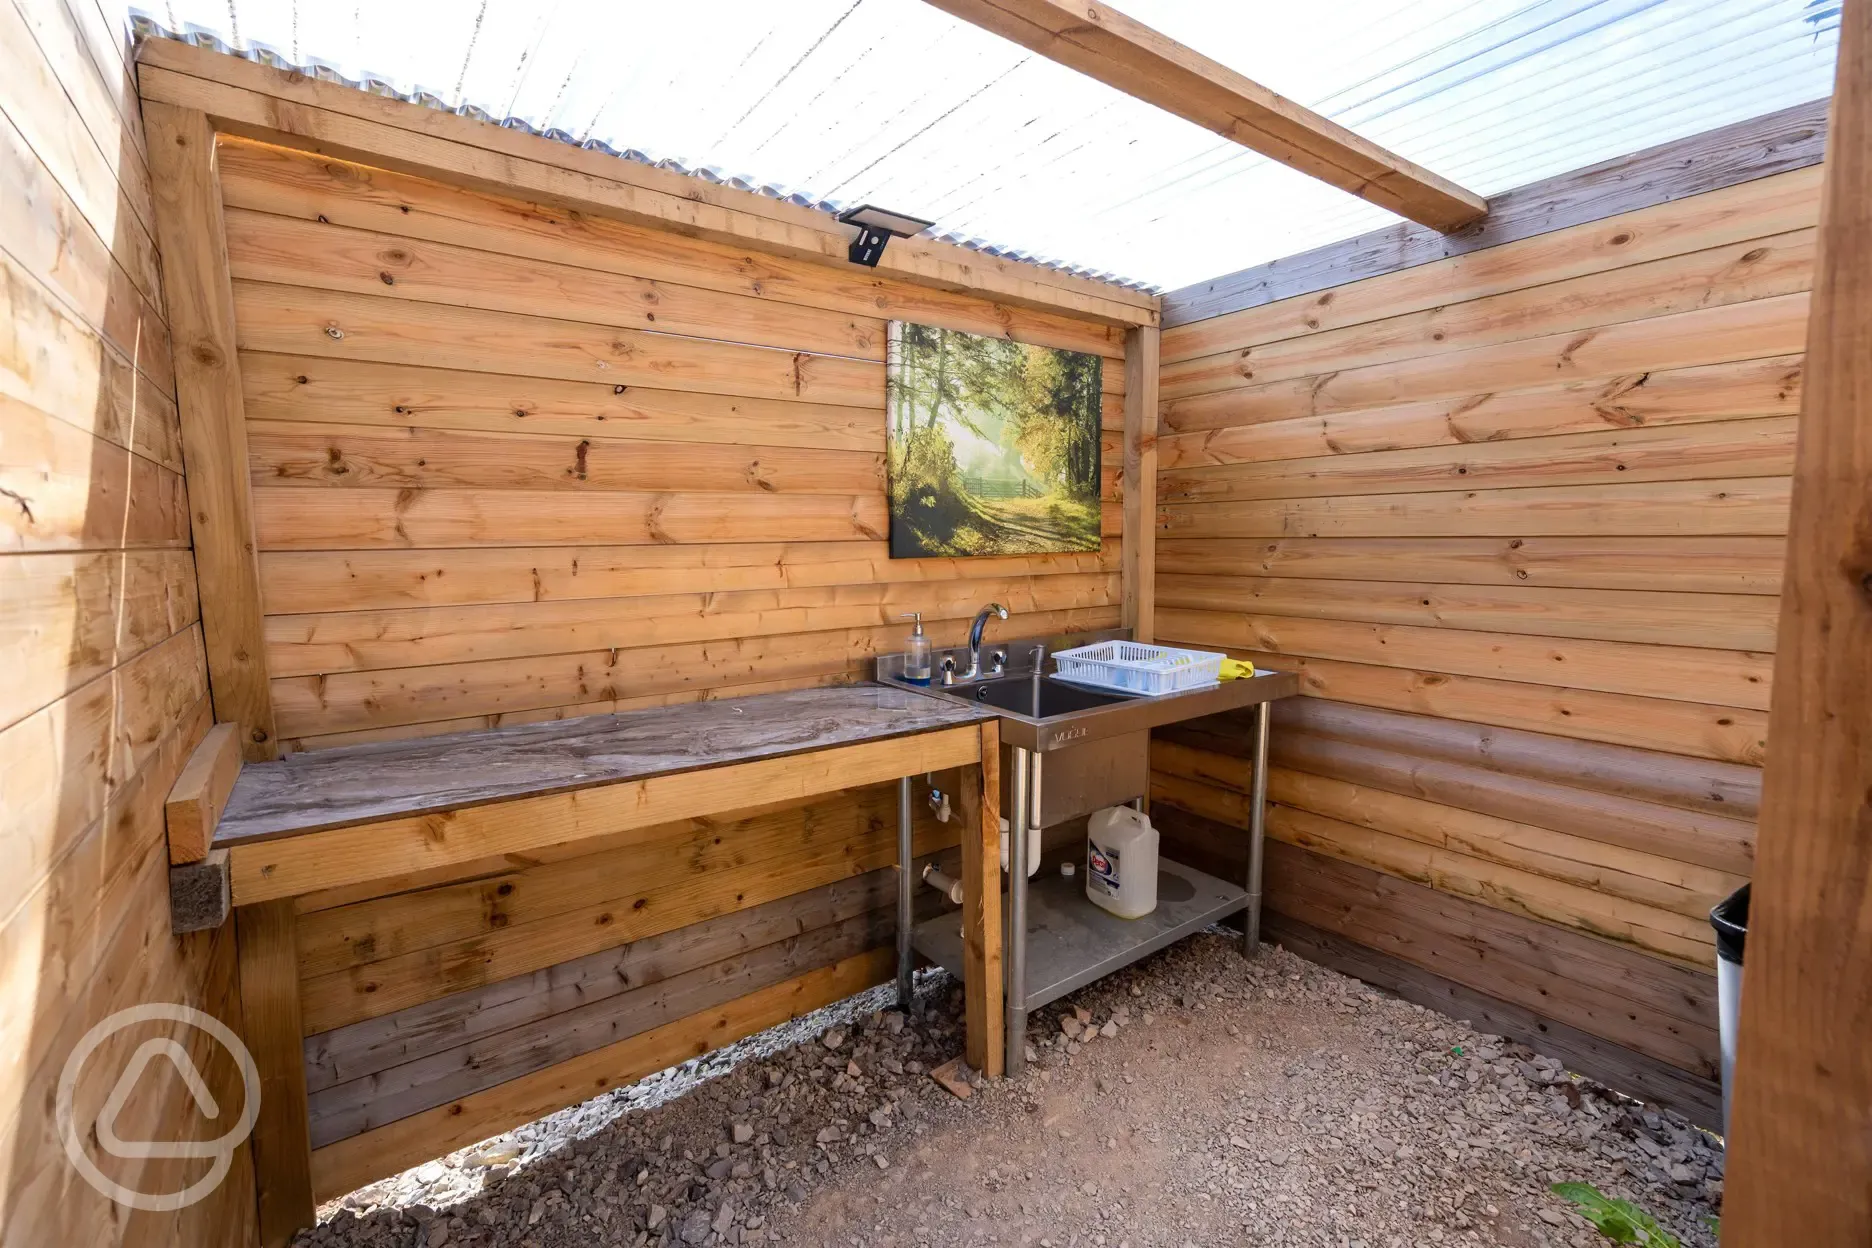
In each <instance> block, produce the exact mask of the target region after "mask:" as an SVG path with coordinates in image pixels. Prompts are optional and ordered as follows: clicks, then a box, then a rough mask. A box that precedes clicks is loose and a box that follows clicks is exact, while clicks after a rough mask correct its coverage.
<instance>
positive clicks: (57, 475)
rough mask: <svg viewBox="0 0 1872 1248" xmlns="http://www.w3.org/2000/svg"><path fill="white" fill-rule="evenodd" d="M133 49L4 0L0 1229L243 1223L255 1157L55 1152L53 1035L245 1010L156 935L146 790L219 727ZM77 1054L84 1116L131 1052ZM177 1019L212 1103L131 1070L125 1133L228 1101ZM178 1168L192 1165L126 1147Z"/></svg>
mask: <svg viewBox="0 0 1872 1248" xmlns="http://www.w3.org/2000/svg"><path fill="white" fill-rule="evenodd" d="M126 57H127V48H126V47H125V45H124V43H123V41H122V33H121V31H120V30H119V29H118V28H117V27H116V25H115V23H114V21H112V20H107V19H106V17H105V16H104V12H103V6H99V5H97V4H96V3H95V0H5V2H4V3H0V269H4V281H3V282H0V326H4V327H5V332H3V333H0V657H4V659H5V668H6V672H7V679H6V681H5V682H4V685H3V686H0V881H3V882H4V883H0V1225H4V1226H5V1228H6V1230H5V1234H4V1238H5V1239H6V1240H7V1241H8V1242H9V1243H13V1242H17V1243H21V1244H87V1245H93V1244H95V1245H118V1244H124V1245H129V1244H135V1245H138V1246H139V1248H141V1246H143V1245H174V1246H175V1248H189V1246H192V1245H197V1244H208V1243H213V1244H233V1245H238V1244H244V1243H248V1242H250V1241H251V1240H252V1238H253V1234H254V1224H253V1177H252V1169H251V1166H250V1164H249V1161H248V1154H247V1151H246V1150H245V1149H244V1148H243V1149H242V1150H241V1151H240V1152H239V1154H238V1155H237V1157H236V1159H235V1164H234V1167H233V1170H232V1172H231V1173H230V1175H229V1176H228V1178H227V1179H226V1180H225V1181H224V1182H223V1183H222V1184H221V1186H220V1187H219V1188H217V1189H216V1190H215V1191H214V1192H213V1193H211V1194H210V1195H209V1196H208V1197H207V1198H206V1199H205V1200H203V1201H202V1202H201V1203H198V1204H196V1205H193V1206H191V1207H190V1208H188V1209H185V1210H182V1211H180V1212H176V1213H149V1212H135V1211H132V1210H130V1209H128V1208H125V1207H123V1206H120V1205H117V1204H114V1203H113V1202H111V1201H110V1200H108V1199H106V1197H105V1196H103V1195H101V1194H100V1193H98V1192H97V1191H95V1190H93V1189H92V1187H91V1186H89V1185H88V1184H87V1183H86V1182H85V1181H84V1180H83V1179H82V1178H81V1177H80V1176H79V1174H78V1172H77V1170H75V1169H74V1168H73V1167H72V1166H71V1165H70V1164H69V1163H68V1162H67V1160H66V1157H65V1152H64V1148H63V1145H62V1144H61V1143H60V1139H59V1135H58V1131H57V1128H56V1126H55V1124H54V1119H53V1112H54V1111H53V1106H54V1100H55V1097H54V1091H55V1088H56V1086H57V1083H58V1079H59V1076H60V1072H61V1069H62V1068H63V1066H64V1064H65V1061H66V1058H67V1056H68V1055H69V1054H70V1053H71V1052H72V1050H73V1048H74V1047H75V1046H76V1045H77V1043H78V1041H79V1039H80V1037H81V1036H83V1035H84V1034H85V1033H86V1032H87V1031H88V1030H90V1029H91V1028H92V1027H93V1025H95V1024H97V1023H98V1022H100V1021H101V1020H102V1019H104V1018H105V1017H106V1016H107V1015H110V1014H112V1013H114V1012H115V1011H117V1010H120V1009H123V1008H126V1007H129V1006H133V1005H138V1004H142V1003H148V1002H169V1003H176V1004H182V1005H189V1006H193V1007H196V1008H200V1009H203V1010H206V1011H208V1012H209V1013H211V1014H214V1015H215V1016H217V1017H219V1018H221V1019H223V1020H224V1021H229V1022H237V1021H238V1018H239V1002H238V990H237V986H236V980H235V967H234V956H233V955H234V949H233V940H232V933H231V930H230V929H223V930H222V931H219V932H203V933H197V934H195V935H191V936H187V937H183V938H180V939H178V938H174V937H172V936H171V935H170V933H169V907H168V854H167V851H166V848H165V844H164V837H163V802H164V799H165V798H166V797H167V796H168V793H169V789H170V786H171V784H172V783H173V781H174V779H175V777H176V775H177V773H178V772H179V771H180V770H181V769H182V766H183V764H184V763H185V761H186V760H187V758H188V755H189V752H190V750H191V749H192V748H193V746H194V745H195V743H196V742H197V741H198V740H199V739H200V738H201V737H202V736H203V734H205V733H206V732H207V731H208V729H209V726H210V724H211V722H212V717H211V714H210V710H209V705H208V688H207V674H206V668H205V666H204V660H203V646H202V634H201V628H200V624H199V608H198V603H197V595H196V587H195V570H194V561H193V558H192V556H191V554H190V550H189V521H188V514H187V505H186V499H185V495H184V487H183V477H182V471H181V470H182V461H181V449H180V447H181V439H180V433H179V427H178V421H177V415H176V406H175V399H174V389H175V386H174V372H173V369H172V365H171V359H170V344H169V335H168V327H167V325H166V323H165V319H164V312H163V308H164V302H163V290H162V285H161V281H160V266H159V263H158V258H157V249H156V244H155V241H154V239H155V231H154V222H153V217H152V208H151V205H152V195H151V188H150V182H149V174H148V164H147V159H146V148H145V140H144V136H143V131H142V126H141V121H140V117H139V114H138V109H137V103H136V92H135V88H134V85H133V83H132V79H131V76H130V71H129V68H128V65H127V61H126ZM161 1034H165V1033H164V1032H163V1031H162V1030H159V1029H158V1028H157V1026H156V1025H139V1026H136V1027H132V1028H130V1029H128V1030H124V1031H120V1032H118V1033H116V1035H115V1037H114V1038H113V1039H111V1040H110V1041H108V1042H106V1043H105V1045H104V1047H103V1048H102V1049H100V1050H99V1051H98V1052H97V1053H96V1054H94V1056H93V1057H92V1058H91V1060H90V1061H89V1062H88V1063H87V1064H86V1065H85V1067H84V1074H83V1077H82V1078H81V1079H80V1081H79V1083H78V1086H77V1094H76V1095H77V1099H76V1102H75V1105H76V1120H77V1121H78V1122H79V1123H80V1124H81V1126H87V1127H88V1125H89V1123H90V1122H91V1121H92V1120H93V1119H95V1117H96V1115H97V1113H98V1111H99V1109H100V1108H101V1106H102V1104H103V1102H104V1098H105V1097H106V1095H107V1094H108V1093H109V1092H110V1090H111V1088H112V1086H113V1084H114V1083H115V1082H116V1080H117V1078H118V1076H119V1075H120V1074H122V1073H123V1070H124V1068H125V1063H126V1061H127V1060H128V1058H129V1056H130V1054H131V1052H132V1051H133V1050H134V1049H135V1048H136V1047H137V1046H138V1045H140V1044H141V1043H142V1042H143V1041H145V1040H147V1039H150V1038H152V1037H153V1036H155V1035H161ZM178 1038H179V1039H180V1040H181V1041H182V1043H183V1044H184V1046H185V1048H186V1049H187V1050H188V1051H189V1053H190V1055H191V1057H192V1059H193V1060H194V1061H195V1063H196V1064H197V1066H198V1067H199V1068H200V1069H201V1070H202V1071H203V1073H204V1074H205V1076H206V1077H207V1080H208V1084H209V1087H210V1090H211V1091H212V1092H213V1093H214V1095H215V1097H216V1098H217V1100H218V1101H219V1103H220V1106H221V1108H222V1110H223V1114H222V1117H221V1119H220V1121H218V1122H210V1121H208V1120H207V1119H205V1118H203V1117H202V1116H201V1115H199V1114H198V1113H196V1112H195V1109H194V1103H193V1101H192V1100H191V1099H190V1095H189V1093H188V1091H187V1089H186V1087H185V1086H184V1085H183V1083H182V1082H181V1080H180V1079H178V1078H175V1077H174V1076H173V1075H168V1074H166V1073H164V1072H166V1071H167V1070H168V1067H167V1066H166V1065H165V1064H164V1063H161V1062H158V1063H156V1066H155V1072H156V1073H146V1074H145V1075H144V1076H143V1078H142V1079H141V1080H139V1082H138V1083H137V1085H136V1092H135V1093H134V1094H133V1095H132V1097H131V1099H130V1101H129V1102H128V1104H127V1107H126V1109H125V1112H124V1113H123V1114H122V1115H120V1117H119V1118H118V1121H117V1129H118V1133H119V1134H120V1135H121V1136H122V1137H123V1138H125V1139H129V1140H146V1139H155V1140H175V1139H181V1138H210V1137H213V1136H217V1135H219V1134H220V1133H221V1132H222V1130H224V1129H225V1127H226V1126H227V1125H228V1122H229V1121H230V1119H231V1117H232V1115H234V1114H236V1113H238V1112H239V1108H240V1105H241V1092H240V1078H239V1075H238V1072H237V1071H236V1070H235V1069H234V1067H233V1063H232V1059H231V1057H230V1055H228V1054H227V1053H226V1051H225V1050H222V1049H221V1048H220V1047H219V1046H218V1045H217V1044H215V1043H214V1042H213V1041H211V1040H209V1039H208V1038H207V1037H206V1035H205V1034H204V1033H201V1032H194V1031H182V1032H180V1033H178ZM93 1156H94V1158H95V1159H96V1160H97V1161H98V1163H99V1165H100V1166H101V1167H102V1169H103V1170H104V1172H105V1173H106V1174H107V1175H108V1176H110V1177H111V1178H113V1179H114V1180H117V1181H120V1182H123V1183H125V1184H126V1185H128V1186H132V1187H135V1188H137V1189H138V1190H141V1191H144V1192H149V1193H152V1194H161V1193H169V1192H175V1191H179V1190H181V1189H182V1188H183V1187H185V1186H187V1185H188V1184H189V1183H191V1182H193V1181H194V1180H195V1179H197V1178H199V1177H201V1175H202V1174H203V1173H204V1171H205V1170H206V1168H207V1164H208V1163H206V1162H205V1161H194V1162H187V1163H177V1162H165V1161H148V1162H123V1161H117V1160H113V1159H111V1158H109V1157H104V1156H101V1155H98V1154H96V1153H95V1152H93Z"/></svg>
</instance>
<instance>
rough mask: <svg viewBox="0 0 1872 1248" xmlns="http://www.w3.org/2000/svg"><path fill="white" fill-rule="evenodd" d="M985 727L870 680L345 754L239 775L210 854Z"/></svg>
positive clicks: (970, 713)
mask: <svg viewBox="0 0 1872 1248" xmlns="http://www.w3.org/2000/svg"><path fill="white" fill-rule="evenodd" d="M992 718H994V713H993V711H992V710H990V709H983V708H976V707H973V706H969V705H966V704H963V703H960V702H956V701H953V700H950V699H946V698H932V697H928V696H925V695H923V694H918V693H911V692H907V691H904V690H898V689H891V688H887V687H885V686H883V685H872V684H866V685H854V686H848V687H835V688H826V689H800V690H795V691H791V692H787V693H768V694H760V695H757V696H754V697H748V698H730V699H723V700H721V701H715V702H689V703H684V704H680V705H677V706H664V707H654V708H651V709H647V710H640V711H624V712H620V713H618V714H613V715H588V716H584V717H581V718H578V719H566V720H555V721H552V722H549V723H540V724H516V725H513V726H511V727H504V728H490V729H486V730H484V731H480V732H458V733H449V734H447V735H445V736H435V737H423V738H419V739H416V740H411V741H386V742H382V743H377V744H371V745H354V746H344V747H341V748H337V749H330V750H320V751H317V752H314V753H310V754H299V755H295V756H293V757H290V758H285V759H281V760H280V761H279V762H274V763H259V764H250V765H249V766H247V767H244V768H242V769H241V773H240V779H239V780H238V781H237V782H236V783H235V786H234V792H233V796H232V797H231V798H230V799H229V801H228V806H227V811H226V813H225V814H224V815H223V816H222V819H221V823H220V825H219V827H217V828H216V830H215V844H216V845H217V846H233V845H243V844H252V843H254V842H257V841H263V840H267V839H270V838H274V837H280V836H290V835H296V834H299V833H306V832H316V831H320V830H322V829H326V828H338V827H345V826H348V825H352V824H358V823H365V822H369V821H371V820H377V819H384V818H390V817H395V816H400V815H413V814H423V813H429V812H437V811H447V810H458V809H461V808H462V807H466V806H475V805H480V804H483V803H487V802H496V801H506V800H509V799H512V798H516V797H532V796H538V795H541V794H547V793H560V792H566V791H568V790H573V789H582V788H590V787H595V786H598V785H607V784H615V783H618V782H620V781H628V780H643V779H648V778H650V777H653V776H660V775H668V774H671V773H674V772H681V771H697V770H701V769H703V768H710V767H721V766H726V765H729V764H733V763H746V762H753V761H755V760H758V759H765V758H776V757H782V756H785V755H789V754H803V753H807V752H809V751H814V750H823V749H829V748H833V747H836V746H844V745H855V744H858V743H860V742H865V741H881V740H885V739H887V738H891V737H901V736H908V735H911V734H914V733H922V732H931V731H934V730H936V729H940V728H950V727H956V726H958V725H965V724H974V723H979V722H981V721H982V720H985V719H992Z"/></svg>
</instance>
